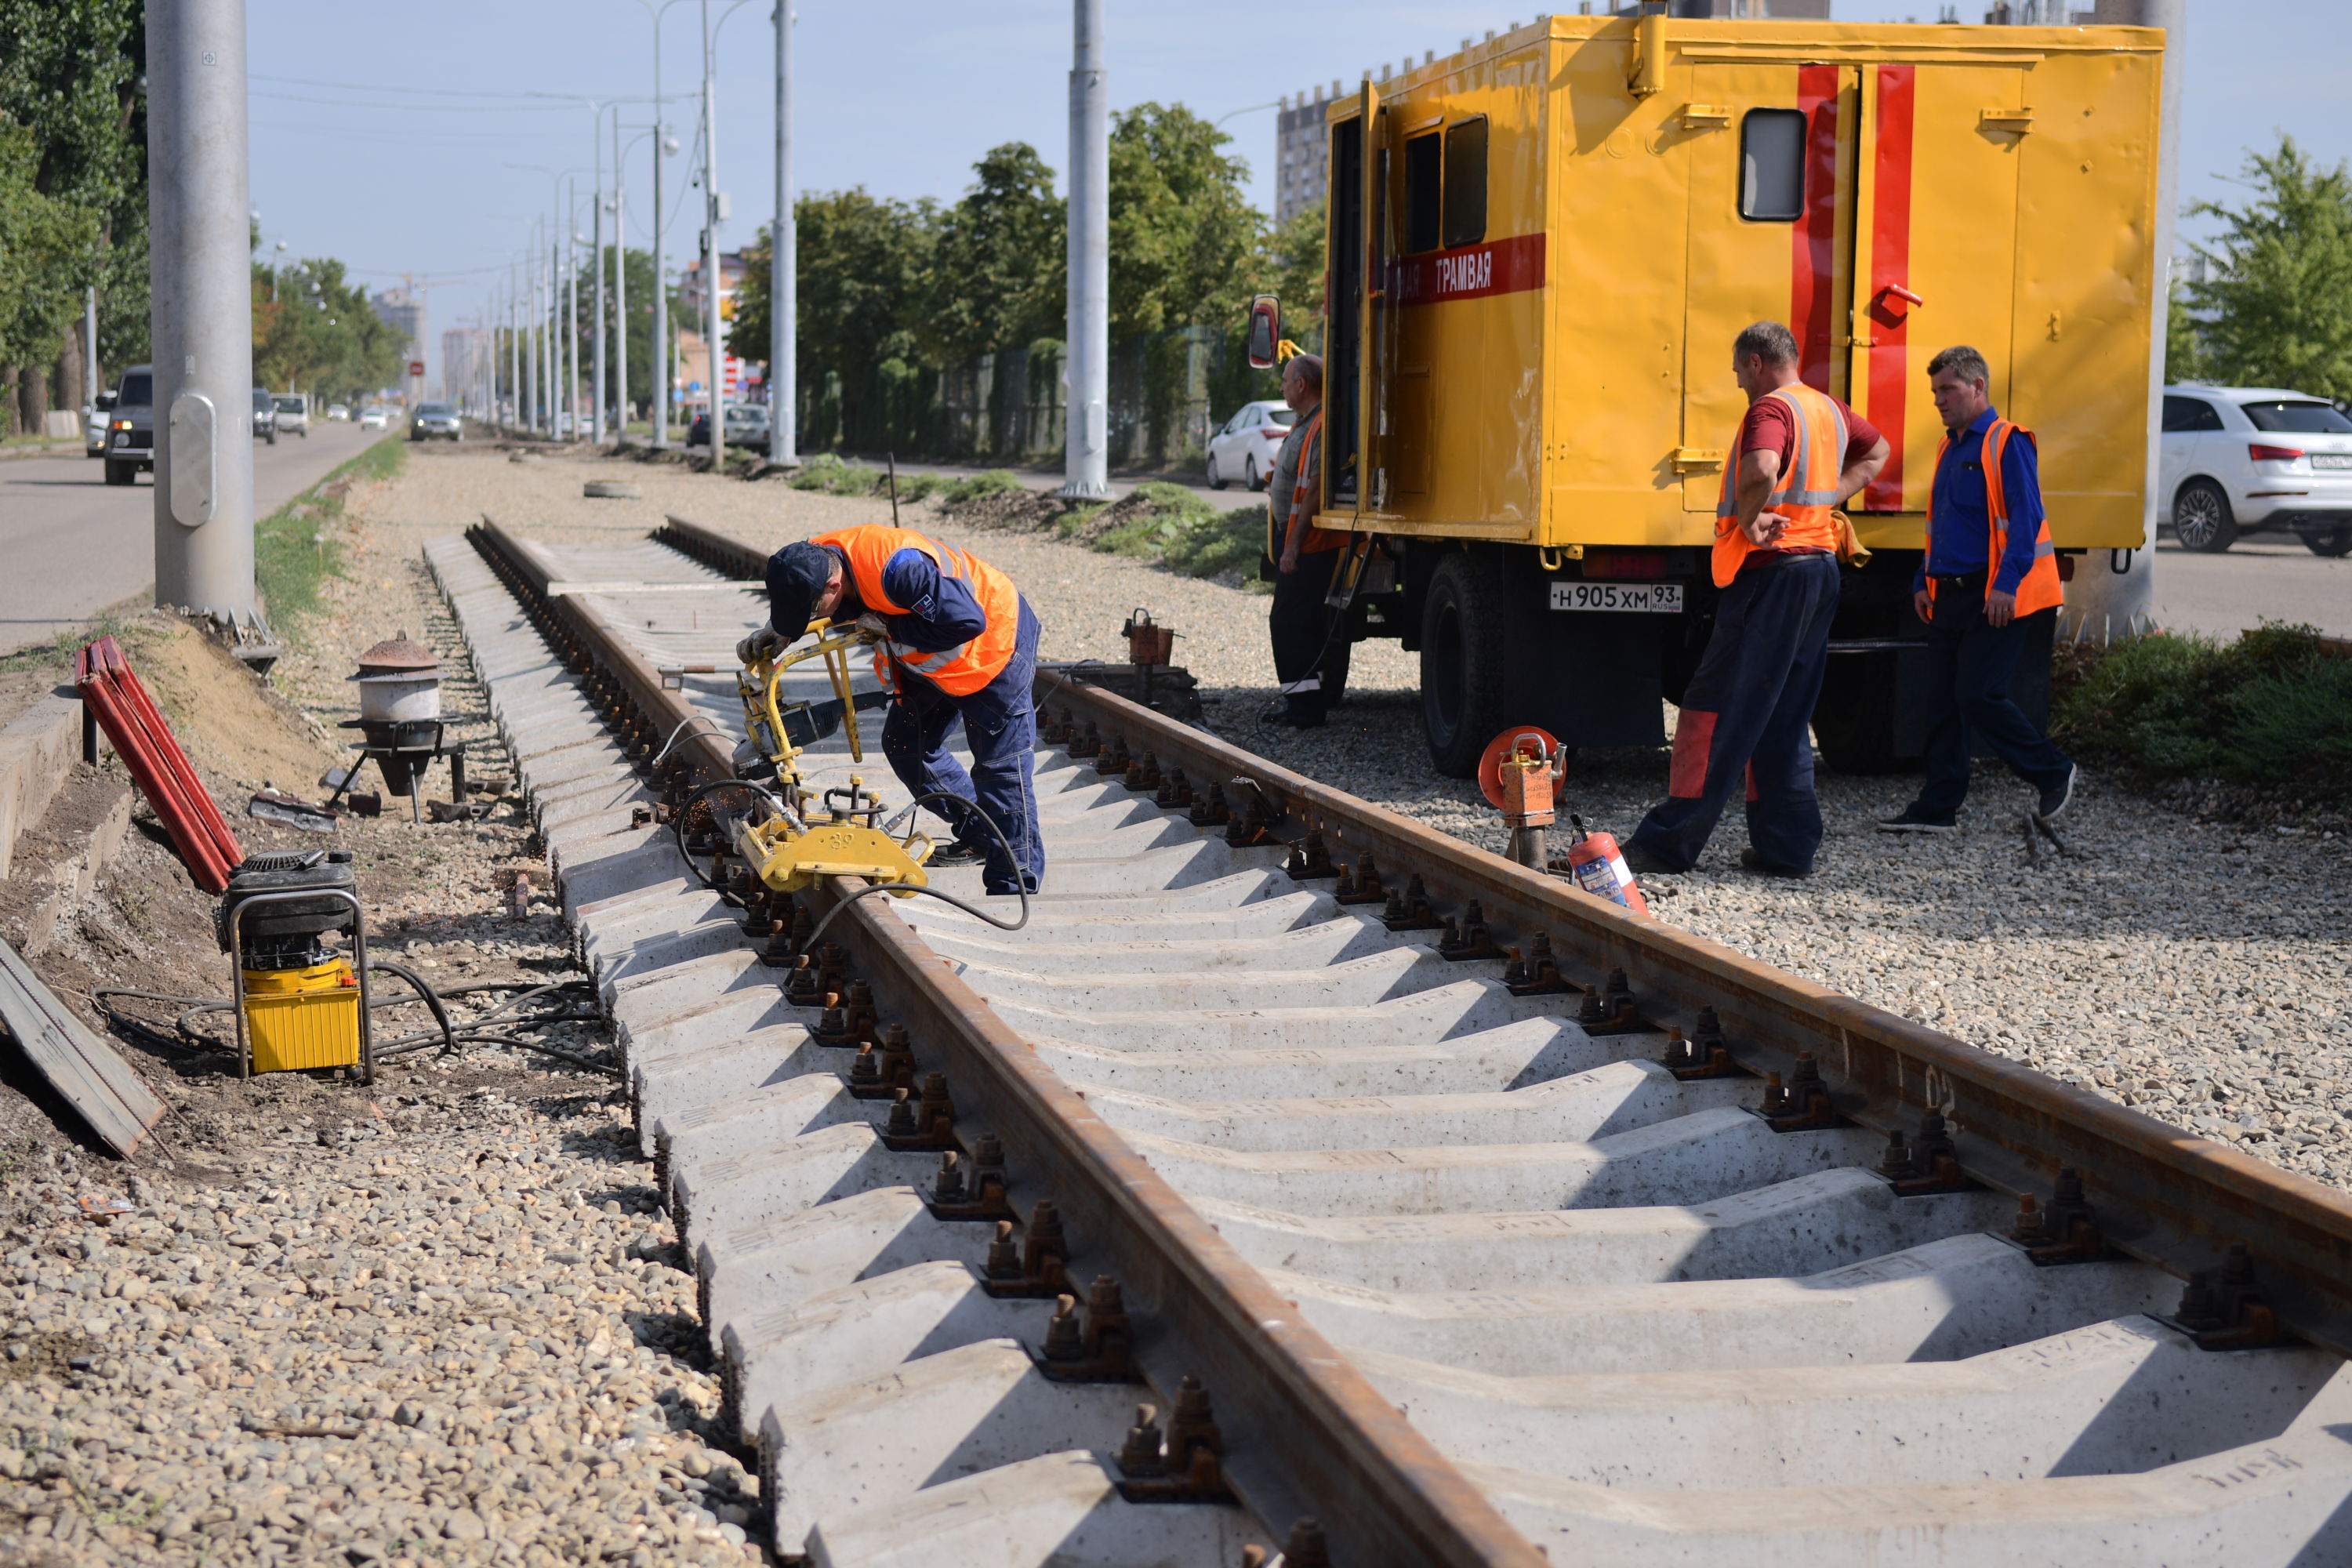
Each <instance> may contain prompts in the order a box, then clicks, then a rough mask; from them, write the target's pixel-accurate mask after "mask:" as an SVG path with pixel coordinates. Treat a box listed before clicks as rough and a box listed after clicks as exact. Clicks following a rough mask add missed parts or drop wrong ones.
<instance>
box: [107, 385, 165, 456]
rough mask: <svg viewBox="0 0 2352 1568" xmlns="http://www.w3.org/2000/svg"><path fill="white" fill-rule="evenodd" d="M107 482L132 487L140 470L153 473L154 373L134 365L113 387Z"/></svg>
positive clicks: (108, 423) (109, 423) (109, 424)
mask: <svg viewBox="0 0 2352 1568" xmlns="http://www.w3.org/2000/svg"><path fill="white" fill-rule="evenodd" d="M107 425H108V426H109V437H108V440H107V444H106V482H107V483H108V484H110V485H128V484H135V483H136V482H137V481H138V479H139V470H140V469H142V468H144V469H146V470H147V471H148V472H149V473H151V474H152V473H153V472H154V471H155V372H154V370H153V368H152V366H149V365H143V364H134V365H132V366H131V368H130V369H128V370H126V371H124V372H123V373H122V379H121V381H119V382H117V383H115V384H114V417H113V418H111V419H110V420H108V421H107Z"/></svg>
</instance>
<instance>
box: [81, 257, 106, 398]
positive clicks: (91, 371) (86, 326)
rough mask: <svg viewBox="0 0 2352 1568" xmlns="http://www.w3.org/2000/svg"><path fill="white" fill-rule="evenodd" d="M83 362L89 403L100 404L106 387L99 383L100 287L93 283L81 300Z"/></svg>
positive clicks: (83, 377) (84, 381)
mask: <svg viewBox="0 0 2352 1568" xmlns="http://www.w3.org/2000/svg"><path fill="white" fill-rule="evenodd" d="M81 363H82V384H83V385H84V386H85V387H87V388H89V405H90V406H91V407H92V408H95V407H97V406H98V395H99V393H100V392H101V391H103V390H104V389H103V388H101V387H100V385H99V384H98V289H97V287H96V285H92V286H91V287H90V288H89V289H86V290H84V292H83V294H82V300H81Z"/></svg>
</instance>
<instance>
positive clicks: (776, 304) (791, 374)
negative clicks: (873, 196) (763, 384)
mask: <svg viewBox="0 0 2352 1568" xmlns="http://www.w3.org/2000/svg"><path fill="white" fill-rule="evenodd" d="M799 273H800V224H799V217H798V215H796V214H795V213H794V212H793V0H776V216H775V221H774V222H773V223H772V225H770V226H769V229H768V461H770V462H772V463H797V462H799V461H800V460H801V455H800V436H799V432H798V431H797V430H796V429H795V426H797V425H798V424H799V423H800V375H799V364H798V363H797V356H798V354H799V352H800V347H799V342H798V337H799V331H798V328H799V325H800V322H799V311H800V277H799Z"/></svg>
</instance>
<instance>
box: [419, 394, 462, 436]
mask: <svg viewBox="0 0 2352 1568" xmlns="http://www.w3.org/2000/svg"><path fill="white" fill-rule="evenodd" d="M461 429H462V426H461V425H460V423H459V421H458V418H457V410H456V409H455V408H452V407H451V406H450V405H447V404H446V403H420V404H418V405H416V412H415V414H414V415H412V416H410V417H409V421H408V438H409V439H410V440H412V441H428V440H440V439H442V438H444V437H446V438H447V439H449V440H452V441H455V440H458V439H460V438H461Z"/></svg>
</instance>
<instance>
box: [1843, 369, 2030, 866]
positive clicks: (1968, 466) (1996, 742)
mask: <svg viewBox="0 0 2352 1568" xmlns="http://www.w3.org/2000/svg"><path fill="white" fill-rule="evenodd" d="M1991 379H1992V372H1991V369H1990V366H1988V365H1987V364H1986V363H1985V358H1984V355H1982V354H1980V353H1977V351H1976V350H1974V349H1972V348H1968V347H1965V346H1962V347H1958V348H1948V349H1946V350H1945V351H1944V352H1943V353H1939V354H1937V356H1936V357H1935V358H1934V359H1931V360H1929V361H1928V362H1927V390H1928V391H1929V392H1930V393H1932V394H1934V395H1935V398H1936V412H1937V413H1938V414H1940V415H1942V416H1943V418H1944V428H1945V431H1946V434H1945V437H1944V444H1943V446H1942V447H1940V448H1939V449H1938V450H1937V454H1936V486H1935V489H1933V490H1931V491H1930V492H1929V493H1928V498H1927V555H1926V557H1925V558H1924V559H1923V560H1922V561H1921V562H1920V564H1919V575H1918V578H1917V580H1916V584H1914V587H1913V592H1912V595H1911V604H1912V607H1913V608H1914V609H1915V610H1916V611H1917V612H1918V615H1919V618H1920V619H1921V620H1923V621H1925V622H1927V652H1928V664H1927V754H1926V757H1925V758H1924V759H1923V761H1924V771H1925V773H1926V774H1927V777H1926V778H1925V779H1924V780H1923V781H1922V782H1921V784H1920V786H1919V797H1918V798H1917V799H1916V800H1915V801H1913V802H1912V803H1911V804H1910V805H1907V806H1906V807H1904V808H1903V811H1902V813H1901V814H1900V815H1898V816H1890V817H1888V818H1886V819H1885V821H1883V822H1881V823H1880V824H1879V825H1878V826H1879V830H1880V831H1881V832H1884V833H1951V832H1955V831H1957V830H1958V816H1959V810H1960V803H1961V802H1962V801H1964V800H1966V799H1968V797H1969V747H1970V742H1971V741H1972V739H1973V736H1974V735H1975V734H1977V733H1981V734H1982V735H1983V736H1984V738H1985V740H1986V742H1988V743H1989V744H1990V746H1991V747H1992V749H1993V752H1994V753H1995V754H1996V755H1997V756H1999V757H2000V760H2001V761H2003V762H2005V763H2008V764H2009V765H2010V769H2011V772H2013V773H2016V774H2017V776H2018V777H2019V778H2021V779H2023V780H2024V781H2025V782H2026V783H2027V784H2032V786H2033V787H2034V789H2035V791H2036V792H2037V799H2036V800H2035V803H2034V812H2035V815H2036V816H2040V817H2041V818H2042V820H2043V821H2045V822H2047V821H2049V820H2051V819H2052V818H2053V817H2055V816H2057V815H2058V814H2059V813H2060V812H2063V811H2064V810H2065V809H2066V805H2067V803H2068V802H2069V801H2070V800H2072V799H2073V798H2074V763H2071V762H2069V761H2067V759H2066V754H2065V753H2064V752H2061V751H2060V750H2059V749H2058V748H2057V747H2056V746H2053V745H2052V744H2051V743H2050V737H2049V736H2047V735H2045V734H2043V733H2042V731H2041V730H2040V729H2038V728H2037V727H2035V725H2034V722H2033V721H2032V720H2031V719H2028V718H2027V717H2026V716H2025V714H2024V713H2023V712H2022V711H2021V710H2020V709H2019V708H2018V706H2017V704H2016V703H2014V702H2012V701H2011V700H2010V697H2009V683H2010V680H2011V678H2012V677H2014V676H2015V675H2016V674H2017V661H2018V658H2019V656H2020V655H2021V654H2022V653H2023V652H2024V651H2025V637H2026V625H2025V623H2026V621H2027V619H2028V617H2030V616H2040V615H2047V614H2049V613H2051V612H2053V611H2054V610H2055V609H2056V608H2057V607H2058V605H2059V602H2060V600H2061V599H2062V598H2063V595H2064V589H2063V587H2061V586H2060V582H2059V577H2058V557H2057V552H2055V551H2054V550H2053V549H2052V547H2051V543H2050V523H2049V520H2048V519H2047V518H2046V517H2045V516H2044V515H2043V513H2042V471H2041V466H2040V464H2039V463H2038V462H2037V461H2036V455H2035V449H2034V445H2033V432H2032V431H2031V430H2027V429H2024V428H2022V427H2021V426H2016V425H2012V424H2011V423H2010V422H2009V421H2008V420H2006V419H2003V418H2002V417H2001V416H2000V415H1999V414H1997V413H1995V412H1994V410H1993V405H1992V395H1991V392H1990V383H1991Z"/></svg>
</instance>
